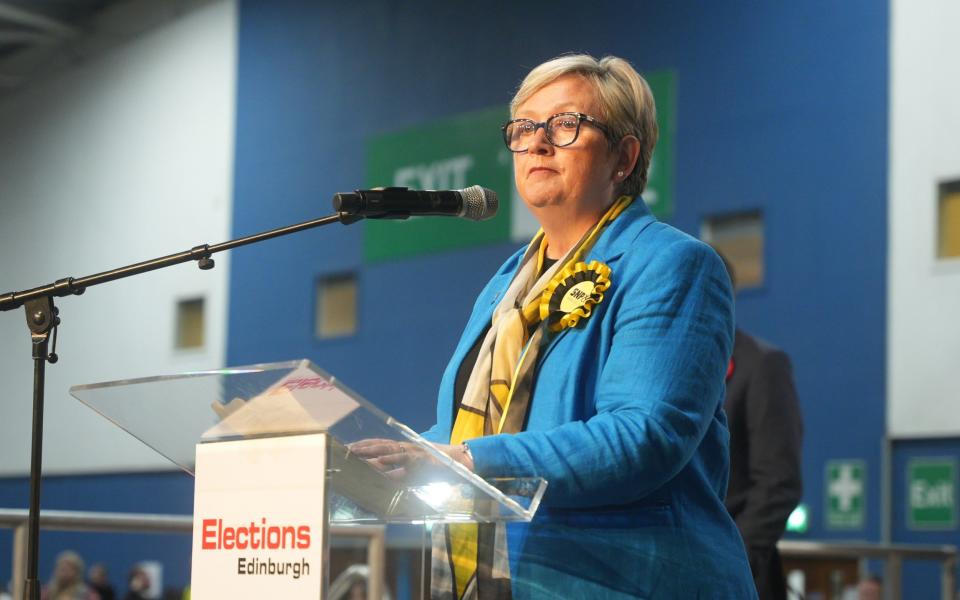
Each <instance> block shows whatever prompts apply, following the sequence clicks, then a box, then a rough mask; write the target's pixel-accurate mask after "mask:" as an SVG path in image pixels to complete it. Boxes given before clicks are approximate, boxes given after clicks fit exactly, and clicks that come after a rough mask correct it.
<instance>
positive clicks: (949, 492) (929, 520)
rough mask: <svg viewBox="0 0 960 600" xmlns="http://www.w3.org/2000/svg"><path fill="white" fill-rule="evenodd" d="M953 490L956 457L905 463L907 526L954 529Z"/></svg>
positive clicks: (955, 479) (928, 528) (919, 528)
mask: <svg viewBox="0 0 960 600" xmlns="http://www.w3.org/2000/svg"><path fill="white" fill-rule="evenodd" d="M956 490H957V461H956V459H953V458H915V459H912V460H911V461H910V462H909V463H908V465H907V526H908V527H909V528H910V529H914V530H927V531H929V530H944V529H954V528H955V527H956V525H957V493H956Z"/></svg>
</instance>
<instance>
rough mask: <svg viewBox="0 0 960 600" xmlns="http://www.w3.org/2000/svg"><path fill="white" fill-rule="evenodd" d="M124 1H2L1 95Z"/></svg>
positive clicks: (13, 87) (25, 78)
mask: <svg viewBox="0 0 960 600" xmlns="http://www.w3.org/2000/svg"><path fill="white" fill-rule="evenodd" d="M123 1H125V0H0V93H3V92H9V91H11V90H13V89H15V88H17V87H20V86H21V85H23V84H24V83H25V82H26V81H27V80H28V79H29V78H30V76H31V75H33V74H34V73H35V72H37V71H39V70H42V69H43V68H44V67H45V65H46V64H47V63H49V62H50V60H51V59H52V58H54V57H56V55H58V54H60V53H62V52H64V51H65V49H66V48H68V47H69V45H70V44H71V42H74V41H76V40H78V39H79V38H82V37H84V36H85V35H86V34H88V33H90V30H91V27H92V24H93V22H94V19H95V17H96V16H97V15H99V14H100V13H101V12H102V11H103V10H104V9H106V8H108V7H110V6H113V5H115V4H120V3H122V2H123Z"/></svg>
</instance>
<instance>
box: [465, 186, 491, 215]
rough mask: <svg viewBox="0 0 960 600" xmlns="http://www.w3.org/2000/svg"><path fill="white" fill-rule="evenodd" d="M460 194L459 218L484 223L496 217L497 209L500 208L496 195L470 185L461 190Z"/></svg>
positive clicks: (485, 189)
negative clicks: (461, 199)
mask: <svg viewBox="0 0 960 600" xmlns="http://www.w3.org/2000/svg"><path fill="white" fill-rule="evenodd" d="M460 194H461V195H462V196H463V212H462V213H461V216H462V217H463V218H464V219H470V220H473V221H484V220H486V219H490V218H492V217H493V216H494V215H496V214H497V209H498V208H500V203H499V202H498V201H497V193H496V192H495V191H493V190H488V189H487V188H485V187H480V186H479V185H472V186H470V187H468V188H464V189H463V190H461V191H460Z"/></svg>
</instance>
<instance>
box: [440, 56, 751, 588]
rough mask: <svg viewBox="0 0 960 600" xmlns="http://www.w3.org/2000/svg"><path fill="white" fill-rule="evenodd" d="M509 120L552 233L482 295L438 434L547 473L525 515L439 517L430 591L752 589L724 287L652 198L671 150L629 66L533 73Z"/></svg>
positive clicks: (532, 205)
mask: <svg viewBox="0 0 960 600" xmlns="http://www.w3.org/2000/svg"><path fill="white" fill-rule="evenodd" d="M511 116H512V118H511V119H510V120H509V121H507V123H506V124H505V125H504V126H503V139H504V143H505V144H506V145H507V147H508V148H509V149H510V151H511V152H513V159H514V174H515V178H516V185H517V189H518V191H519V193H520V196H521V198H523V201H524V203H526V205H527V207H528V208H529V210H530V211H531V212H532V213H533V215H534V217H536V219H537V221H539V223H540V225H541V230H540V231H539V232H538V233H537V235H536V236H535V237H534V238H533V240H532V241H531V242H530V244H529V246H527V248H526V249H524V250H521V251H520V252H518V253H517V254H516V255H514V256H512V257H511V258H509V259H508V260H507V262H506V263H504V265H503V266H502V267H501V268H500V270H499V271H498V272H497V273H496V274H495V275H494V276H493V278H492V279H491V280H490V282H489V283H488V284H487V285H486V287H485V288H484V289H483V291H482V292H481V293H480V296H479V298H478V299H477V302H476V304H475V306H474V309H473V313H472V315H471V316H470V320H469V321H468V323H467V326H466V329H465V330H464V333H463V336H462V338H461V340H460V343H459V345H458V346H457V349H456V351H455V352H454V354H453V357H452V359H451V360H450V364H449V366H448V367H447V369H446V372H445V373H444V376H443V379H442V382H441V384H440V393H439V402H438V406H437V423H436V425H434V426H433V427H432V428H431V429H430V430H429V431H427V432H426V433H424V437H426V438H427V439H428V440H430V441H431V442H434V443H436V444H443V445H445V446H443V448H444V450H445V451H446V452H447V453H448V454H449V455H451V456H452V457H453V458H454V459H456V460H458V461H460V462H462V463H463V464H465V465H466V466H467V467H468V468H470V469H472V470H473V471H475V472H476V473H477V474H479V475H481V476H483V477H497V476H502V477H530V476H539V477H543V478H545V479H547V481H548V482H549V485H548V487H547V491H546V494H545V496H544V498H543V502H542V504H541V507H540V509H539V511H538V512H537V514H536V516H535V517H534V519H533V520H532V521H531V522H530V523H518V524H509V525H506V526H503V525H479V526H477V525H451V526H447V527H435V528H434V552H433V568H432V572H431V575H432V584H431V586H432V592H433V597H434V598H456V599H460V598H483V599H485V598H497V599H501V598H510V597H513V598H738V599H739V598H752V597H755V596H756V592H755V590H754V585H753V579H752V578H751V575H750V568H749V566H748V563H747V559H746V555H745V552H744V549H743V543H742V542H741V540H740V536H739V534H738V533H737V530H736V527H735V526H734V523H733V521H732V520H731V519H730V517H729V516H728V514H727V511H726V509H725V508H724V505H723V497H724V494H725V492H726V486H727V472H728V453H727V437H728V435H727V427H726V419H725V417H724V413H723V412H722V404H723V395H724V374H725V371H726V368H727V361H728V358H729V356H730V352H731V347H732V338H733V315H732V312H733V307H732V299H731V291H730V282H729V278H728V276H727V273H726V271H725V270H724V267H723V264H722V263H721V261H720V259H719V258H718V257H717V256H716V254H714V252H713V251H712V250H711V249H710V248H709V247H707V246H706V245H704V244H702V243H700V242H699V241H697V240H695V239H693V238H691V237H689V236H687V235H685V234H683V233H681V232H679V231H677V230H676V229H674V228H672V227H670V226H669V225H665V224H663V223H660V222H658V221H657V220H656V219H655V218H654V217H653V216H652V215H651V214H650V212H649V211H648V210H647V208H646V206H645V205H644V202H643V200H642V199H641V198H640V193H641V192H642V191H643V189H644V186H645V184H646V177H647V170H648V168H649V166H650V157H651V154H652V152H653V148H654V145H655V144H656V141H657V125H656V109H655V108H654V102H653V97H652V95H651V92H650V88H649V87H648V86H647V84H646V82H645V81H644V80H643V79H642V78H641V77H640V76H639V75H638V74H637V72H636V71H635V70H634V69H633V68H632V67H631V66H630V65H629V63H627V62H626V61H624V60H622V59H619V58H614V57H606V58H604V59H602V60H600V61H597V60H596V59H594V58H593V57H591V56H583V55H578V56H569V55H568V56H562V57H559V58H557V59H554V60H551V61H549V62H546V63H544V64H542V65H540V66H538V67H536V68H535V69H533V71H531V72H530V74H529V75H527V77H526V78H525V79H524V81H523V83H522V84H521V85H520V89H519V90H518V91H517V93H516V96H515V97H514V98H513V101H512V102H511Z"/></svg>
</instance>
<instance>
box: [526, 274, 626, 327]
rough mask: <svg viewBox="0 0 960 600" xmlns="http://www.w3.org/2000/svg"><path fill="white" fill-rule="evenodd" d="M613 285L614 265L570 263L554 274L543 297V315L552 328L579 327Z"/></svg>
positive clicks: (541, 303) (541, 302)
mask: <svg viewBox="0 0 960 600" xmlns="http://www.w3.org/2000/svg"><path fill="white" fill-rule="evenodd" d="M609 287H610V267H608V266H607V265H605V264H603V263H602V262H598V261H595V260H593V261H590V262H589V263H585V262H578V263H574V264H572V265H567V266H566V267H564V269H563V270H562V271H560V272H559V273H558V274H557V275H555V276H554V278H553V280H552V281H551V282H550V283H549V285H547V288H546V289H545V290H544V291H543V295H542V296H541V298H540V318H541V319H542V320H543V321H544V322H546V323H547V325H548V327H549V328H550V331H560V330H562V329H566V328H567V327H576V325H577V323H579V322H580V320H581V319H587V318H589V317H590V314H591V313H592V312H593V307H594V306H596V305H597V304H599V303H600V302H602V301H603V294H604V292H606V291H607V288H609Z"/></svg>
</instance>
